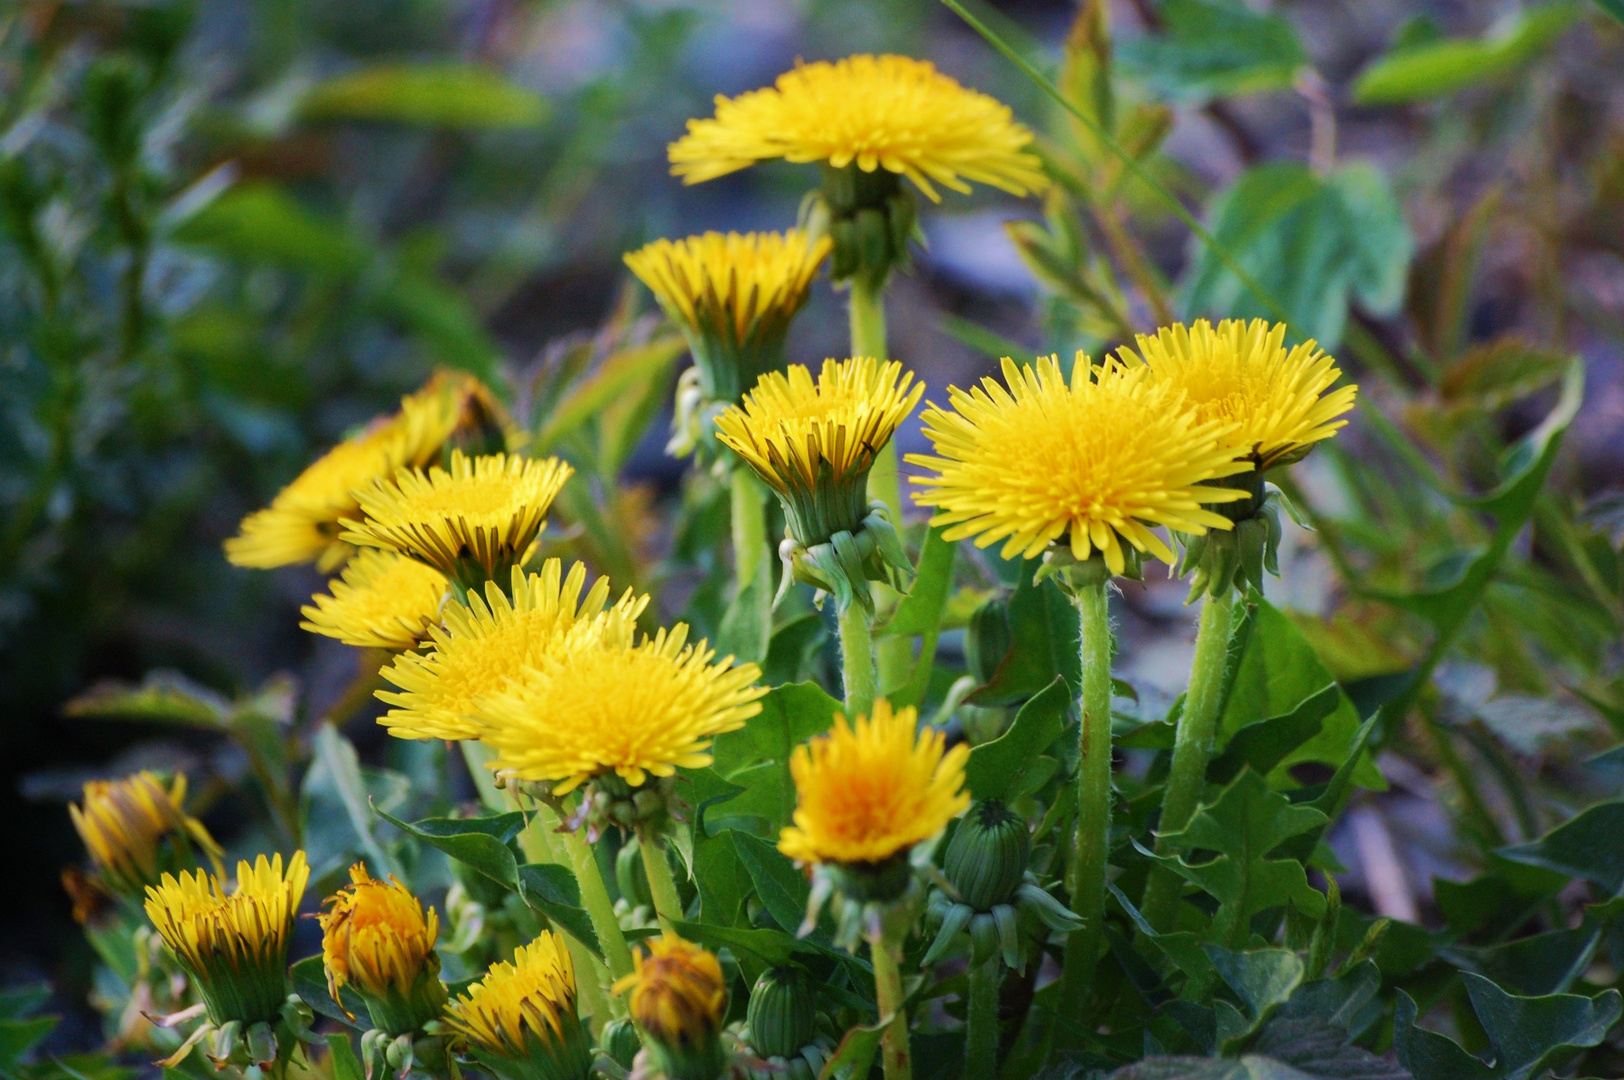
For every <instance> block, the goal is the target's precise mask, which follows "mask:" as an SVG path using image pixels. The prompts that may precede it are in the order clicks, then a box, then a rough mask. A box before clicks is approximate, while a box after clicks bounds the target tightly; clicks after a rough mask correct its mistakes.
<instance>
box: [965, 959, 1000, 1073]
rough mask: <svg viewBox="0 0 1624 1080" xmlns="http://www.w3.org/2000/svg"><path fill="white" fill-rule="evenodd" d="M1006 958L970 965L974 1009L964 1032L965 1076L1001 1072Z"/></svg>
mask: <svg viewBox="0 0 1624 1080" xmlns="http://www.w3.org/2000/svg"><path fill="white" fill-rule="evenodd" d="M1003 973H1004V961H1003V960H1002V958H1000V957H997V956H989V957H988V958H987V959H986V960H985V961H983V962H982V963H979V964H976V965H974V966H972V967H971V968H970V1009H969V1015H968V1017H967V1018H966V1024H965V1032H964V1075H965V1076H966V1077H971V1076H987V1077H996V1076H997V1075H998V987H999V983H1001V982H1002V981H1003V979H1002V978H1001V976H1002V975H1003Z"/></svg>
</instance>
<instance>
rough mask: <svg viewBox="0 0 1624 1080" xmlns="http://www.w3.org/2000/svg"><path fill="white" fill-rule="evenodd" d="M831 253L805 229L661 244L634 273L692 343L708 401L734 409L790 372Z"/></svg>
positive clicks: (635, 257)
mask: <svg viewBox="0 0 1624 1080" xmlns="http://www.w3.org/2000/svg"><path fill="white" fill-rule="evenodd" d="M829 245H830V241H829V239H828V238H827V237H824V238H822V239H818V240H814V239H813V238H812V237H810V236H808V235H807V234H806V233H804V232H801V231H799V230H797V229H791V230H789V231H788V232H784V233H776V232H769V233H745V234H742V235H741V234H739V233H727V234H726V235H724V234H722V233H718V232H708V233H705V234H704V235H703V236H690V237H688V238H687V239H685V240H676V241H672V240H656V241H654V242H653V243H652V244H649V245H647V246H645V247H642V248H639V249H638V250H637V251H634V252H631V253H630V254H628V255H627V256H626V265H627V266H628V267H630V268H631V271H632V273H634V274H636V275H637V277H638V279H639V280H640V281H642V282H643V284H645V285H647V286H648V287H649V289H650V291H652V292H653V293H654V298H655V299H656V300H658V301H659V302H660V306H661V307H662V308H664V309H665V313H666V315H667V316H669V317H670V319H671V321H672V322H674V323H676V324H677V326H678V327H679V328H680V329H681V330H682V332H683V334H684V336H685V337H686V338H687V339H688V345H689V348H690V349H691V350H692V352H693V355H694V362H695V365H696V368H697V370H698V373H699V378H700V384H701V386H700V388H701V390H702V391H703V392H704V396H705V398H706V399H708V400H710V401H722V402H732V401H736V400H738V397H739V394H740V393H742V392H743V391H744V389H745V388H746V387H747V386H749V385H750V384H751V383H753V382H755V380H756V379H757V378H758V377H760V376H761V375H762V374H764V373H765V372H768V371H773V370H776V369H777V368H779V367H781V366H782V365H783V360H784V335H785V333H786V332H787V331H788V330H789V324H790V321H791V320H792V319H793V318H794V317H795V315H796V313H797V312H799V311H800V310H801V308H802V307H803V306H805V304H806V298H807V294H808V293H809V292H810V291H811V288H812V279H813V278H814V277H816V276H817V273H818V267H819V266H820V265H822V263H823V260H824V259H825V258H826V257H827V256H828V254H829Z"/></svg>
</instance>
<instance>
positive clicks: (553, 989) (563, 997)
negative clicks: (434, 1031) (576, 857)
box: [445, 930, 592, 1080]
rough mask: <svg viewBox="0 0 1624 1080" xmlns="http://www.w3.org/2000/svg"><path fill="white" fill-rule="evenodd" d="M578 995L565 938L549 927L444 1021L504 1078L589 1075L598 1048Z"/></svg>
mask: <svg viewBox="0 0 1624 1080" xmlns="http://www.w3.org/2000/svg"><path fill="white" fill-rule="evenodd" d="M575 1002H576V991H575V965H574V964H573V962H572V961H571V960H570V954H569V951H568V950H567V949H566V948H565V947H564V939H563V938H561V937H559V936H558V934H556V933H554V932H553V931H551V930H543V931H542V932H541V934H540V936H538V937H537V938H536V939H535V940H534V941H532V942H531V943H530V944H528V945H522V946H520V947H519V949H518V950H517V951H516V952H515V953H514V955H513V962H512V963H511V964H509V963H503V962H498V963H495V964H492V965H491V967H490V970H489V971H488V972H486V973H485V977H484V978H483V979H481V980H480V981H479V982H477V983H475V984H474V985H472V986H470V987H469V988H468V992H467V993H466V994H465V995H463V996H462V997H459V998H457V999H456V1000H455V1001H453V1002H452V1003H451V1005H450V1006H449V1007H448V1008H447V1009H446V1014H445V1023H446V1026H447V1027H448V1028H450V1029H451V1030H452V1031H453V1032H455V1033H456V1034H457V1035H459V1036H461V1037H462V1038H463V1039H464V1040H465V1041H466V1042H467V1044H468V1048H469V1050H470V1051H472V1053H473V1055H474V1056H475V1057H476V1058H478V1059H479V1061H480V1063H481V1064H483V1065H484V1066H485V1067H486V1068H488V1069H490V1070H491V1071H492V1072H494V1073H496V1075H498V1076H500V1077H502V1080H585V1078H586V1075H587V1071H588V1070H589V1069H590V1068H591V1067H592V1050H591V1047H590V1046H589V1045H588V1042H587V1036H586V1032H585V1029H584V1028H583V1027H582V1026H581V1020H580V1017H579V1016H577V1015H576V1011H575Z"/></svg>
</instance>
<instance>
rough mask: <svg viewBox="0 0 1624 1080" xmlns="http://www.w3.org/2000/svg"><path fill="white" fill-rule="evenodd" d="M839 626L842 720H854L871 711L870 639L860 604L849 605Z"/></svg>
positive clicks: (871, 666) (841, 615) (872, 679)
mask: <svg viewBox="0 0 1624 1080" xmlns="http://www.w3.org/2000/svg"><path fill="white" fill-rule="evenodd" d="M839 622H840V664H841V672H842V679H843V682H844V688H845V692H846V717H847V719H849V720H856V719H857V717H859V716H866V715H868V714H869V713H870V712H872V711H873V709H874V690H875V686H874V637H873V634H872V632H871V631H870V630H869V626H868V616H867V615H866V614H865V613H864V611H863V608H862V605H860V604H857V603H852V604H851V605H850V606H849V607H847V608H846V610H845V611H842V612H841V613H840V615H839Z"/></svg>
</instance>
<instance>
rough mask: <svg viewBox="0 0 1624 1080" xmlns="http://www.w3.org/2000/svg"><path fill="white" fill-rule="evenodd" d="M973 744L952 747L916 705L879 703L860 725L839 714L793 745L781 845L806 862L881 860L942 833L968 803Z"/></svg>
mask: <svg viewBox="0 0 1624 1080" xmlns="http://www.w3.org/2000/svg"><path fill="white" fill-rule="evenodd" d="M969 757H970V748H969V747H968V746H966V745H964V744H962V743H961V744H959V745H958V746H955V747H953V748H952V749H951V750H949V749H947V748H946V738H945V736H944V735H943V734H942V732H941V731H939V730H937V729H936V728H932V727H926V728H924V729H923V730H921V729H920V728H919V727H918V717H917V714H916V713H915V711H914V709H913V707H912V706H909V707H907V708H904V709H901V710H897V711H895V712H893V711H892V709H891V704H890V702H888V701H886V700H885V699H884V698H880V699H879V700H877V701H875V702H874V715H873V716H872V717H867V716H859V717H858V718H857V722H856V724H855V725H853V724H850V723H848V722H847V720H846V718H845V717H844V716H836V717H835V726H834V728H833V729H832V730H831V731H830V732H829V733H828V734H827V735H821V736H818V737H817V738H815V739H813V740H812V741H811V742H809V743H806V744H804V745H801V746H798V747H796V748H795V753H794V755H793V756H792V757H791V758H790V765H789V767H790V774H791V775H792V776H793V777H794V778H795V793H796V806H795V814H794V817H793V821H794V824H793V825H791V826H789V827H787V828H785V829H784V830H783V832H782V834H780V836H779V839H778V850H779V851H782V852H783V853H784V854H785V855H787V856H789V857H790V858H792V859H795V860H796V861H798V862H804V863H843V864H852V863H879V862H884V861H885V860H887V859H890V858H892V857H893V856H896V855H899V854H902V853H904V852H906V851H907V850H908V849H909V848H912V847H913V846H914V845H915V844H918V843H920V842H921V841H924V840H929V839H930V838H931V837H933V836H935V835H936V834H937V833H940V832H941V831H942V830H943V829H945V828H946V827H947V823H948V822H950V821H952V820H953V819H954V818H955V817H957V816H958V815H959V814H961V813H963V812H964V811H965V809H966V808H967V807H969V805H970V796H969V795H968V794H966V793H965V792H964V791H963V787H964V763H965V762H966V761H967V760H969Z"/></svg>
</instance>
